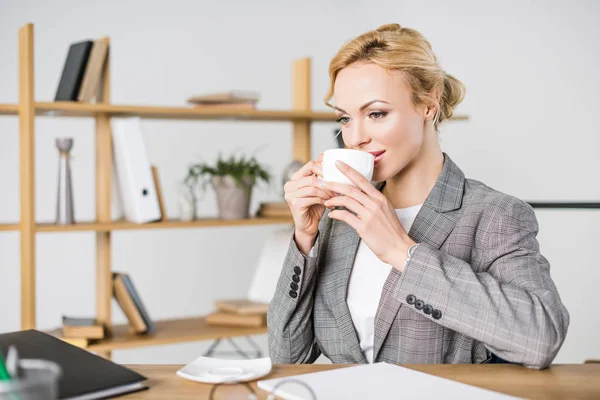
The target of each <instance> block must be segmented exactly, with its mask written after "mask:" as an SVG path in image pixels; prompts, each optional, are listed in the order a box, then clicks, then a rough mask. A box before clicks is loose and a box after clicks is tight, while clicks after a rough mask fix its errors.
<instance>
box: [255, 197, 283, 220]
mask: <svg viewBox="0 0 600 400" xmlns="http://www.w3.org/2000/svg"><path fill="white" fill-rule="evenodd" d="M256 216H258V217H272V218H285V217H291V216H292V210H290V207H289V205H288V204H287V203H286V202H285V201H283V202H267V203H261V204H260V208H259V209H258V211H257V212H256Z"/></svg>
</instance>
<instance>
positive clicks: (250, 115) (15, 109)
mask: <svg viewBox="0 0 600 400" xmlns="http://www.w3.org/2000/svg"><path fill="white" fill-rule="evenodd" d="M34 109H35V114H36V115H37V116H51V117H95V116H98V115H103V114H104V115H108V116H109V117H141V118H147V119H171V120H240V121H263V122H264V121H311V122H335V121H336V119H337V117H336V115H335V114H334V113H333V112H328V111H295V110H289V111H288V110H260V109H259V110H252V111H247V110H233V109H199V108H194V107H172V106H135V105H115V104H86V103H75V102H68V101H64V102H38V103H34ZM18 114H19V106H18V105H17V104H0V115H18ZM450 119H451V120H455V121H464V120H468V119H469V117H468V116H467V115H456V116H453V117H452V118H450Z"/></svg>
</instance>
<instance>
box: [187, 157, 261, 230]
mask: <svg viewBox="0 0 600 400" xmlns="http://www.w3.org/2000/svg"><path fill="white" fill-rule="evenodd" d="M260 181H262V182H264V183H266V184H268V183H269V182H270V181H271V174H270V173H269V172H268V171H267V169H266V167H264V166H263V165H261V164H260V163H259V162H258V161H257V160H256V158H255V157H254V156H252V157H247V156H244V155H241V156H239V157H236V156H235V155H231V156H230V157H229V158H228V159H225V158H223V156H222V154H220V153H219V156H218V159H217V161H216V163H215V164H208V163H205V162H200V163H195V164H192V165H190V166H189V168H188V174H187V176H186V178H185V180H184V184H185V185H186V186H187V187H188V188H189V189H190V191H191V192H194V191H195V190H197V189H201V191H202V192H204V191H205V190H206V186H207V185H208V184H209V183H210V184H211V185H212V187H213V188H214V189H215V193H216V195H217V205H218V208H219V217H220V218H222V219H245V218H248V217H249V213H250V199H251V197H252V189H253V188H254V186H255V185H256V184H257V183H258V182H260Z"/></svg>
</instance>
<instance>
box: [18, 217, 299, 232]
mask: <svg viewBox="0 0 600 400" xmlns="http://www.w3.org/2000/svg"><path fill="white" fill-rule="evenodd" d="M292 222H293V220H292V218H291V217H290V218H263V217H261V218H248V219H239V220H224V219H213V218H210V219H209V218H205V219H198V220H195V221H178V220H172V221H157V222H149V223H146V224H136V223H132V222H127V221H113V222H109V223H101V222H82V223H76V224H74V225H56V224H52V223H49V224H37V231H38V232H77V231H97V232H108V231H116V230H134V229H168V228H206V227H224V226H250V225H270V224H286V223H292ZM17 226H18V225H17Z"/></svg>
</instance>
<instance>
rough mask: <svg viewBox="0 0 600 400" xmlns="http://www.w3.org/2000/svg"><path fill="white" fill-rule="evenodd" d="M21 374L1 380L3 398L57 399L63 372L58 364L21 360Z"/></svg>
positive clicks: (8, 399)
mask: <svg viewBox="0 0 600 400" xmlns="http://www.w3.org/2000/svg"><path fill="white" fill-rule="evenodd" d="M19 370H20V374H19V376H15V377H13V379H11V380H9V381H0V399H1V400H56V399H58V381H59V379H60V376H61V374H62V371H61V368H60V367H59V366H58V364H56V363H54V362H52V361H46V360H30V359H23V360H20V361H19Z"/></svg>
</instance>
